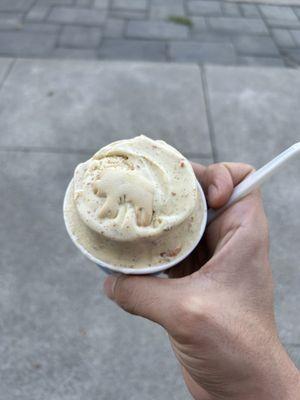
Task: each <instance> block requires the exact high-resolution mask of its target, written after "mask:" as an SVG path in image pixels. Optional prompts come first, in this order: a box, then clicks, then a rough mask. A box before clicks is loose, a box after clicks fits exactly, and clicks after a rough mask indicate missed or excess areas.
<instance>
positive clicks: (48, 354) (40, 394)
mask: <svg viewBox="0 0 300 400" xmlns="http://www.w3.org/2000/svg"><path fill="white" fill-rule="evenodd" d="M24 77H25V78H24ZM299 81H300V72H298V71H294V70H288V69H277V68H265V69H261V68H245V67H243V68H236V67H218V66H207V67H205V68H199V67H198V66H196V65H192V64H187V65H184V64H164V63H160V64H155V63H150V64H143V63H120V62H117V63H110V62H104V63H99V62H95V61H75V60H72V61H66V60H60V61H55V60H51V61H47V60H17V61H13V60H8V59H4V60H0V132H1V136H0V186H1V191H0V201H1V208H0V225H1V226H2V227H5V229H1V230H0V249H1V258H0V337H1V340H0V354H1V363H0V376H1V380H0V400H17V399H22V400H27V399H28V400H36V399H38V400H44V399H47V400H48V399H51V400H56V399H57V400H58V399H59V400H71V399H72V400H75V399H76V400H81V399H83V398H88V399H90V400H96V399H97V400H102V399H103V400H106V399H116V398H117V399H120V400H123V399H124V400H129V399H130V400H134V399H141V398H142V399H145V400H148V399H149V400H153V399H157V400H160V399H161V400H164V399H175V400H176V399H178V400H179V399H181V400H182V399H188V398H189V395H188V393H187V391H186V390H185V388H184V385H183V382H182V379H181V377H180V371H179V368H178V366H177V363H176V361H175V359H174V357H173V355H172V353H171V349H170V345H169V343H168V339H167V336H166V334H165V333H164V332H163V331H162V330H161V329H160V328H159V327H158V326H156V325H154V324H152V323H150V322H149V321H146V320H143V319H141V318H138V317H132V316H129V315H127V314H125V313H123V312H122V311H121V310H119V309H118V308H117V307H116V306H114V305H113V304H112V303H111V302H109V301H108V300H107V299H106V298H105V297H104V295H103V294H102V293H101V287H102V282H103V279H104V274H103V273H102V272H101V271H100V270H98V268H97V267H96V266H95V265H93V264H92V263H90V262H89V261H88V260H86V259H85V258H84V257H83V256H82V255H81V254H80V253H79V252H78V251H77V249H76V248H75V247H74V245H73V244H72V243H71V242H70V240H69V239H68V237H67V234H66V232H65V228H64V225H63V220H62V201H63V195H64V190H65V188H66V185H67V183H68V181H69V179H70V177H71V175H72V172H73V169H74V167H75V166H76V165H77V163H79V162H81V161H83V160H85V159H87V158H88V157H89V156H90V155H91V154H92V153H93V152H94V151H95V150H96V149H97V148H98V147H100V146H102V145H103V144H105V143H107V142H108V141H111V140H115V139H117V138H123V137H128V136H133V135H136V134H139V133H145V134H148V135H150V136H152V137H161V138H162V139H166V140H168V141H169V142H170V143H172V144H174V145H175V146H177V147H178V148H179V149H180V150H181V151H182V152H183V153H185V154H186V155H187V156H188V157H190V158H191V159H193V160H196V161H199V162H202V163H204V164H209V163H211V162H212V161H213V160H215V161H221V160H227V161H228V160H233V161H237V160H239V161H245V162H250V163H252V164H253V165H255V166H257V167H259V166H260V165H261V164H263V163H264V162H266V161H268V160H269V159H270V158H271V157H273V156H274V155H276V154H277V153H278V152H280V151H281V150H283V149H284V148H286V147H288V146H289V145H290V144H292V143H293V142H294V141H297V140H299V126H300V124H299V122H300V120H299V118H300V117H299V113H298V112H297V111H298V104H299V98H300V89H299V88H300V85H299V83H300V82H299ZM299 168H300V162H299V160H294V162H293V163H291V164H290V165H289V166H288V167H287V168H285V169H284V170H283V171H282V172H281V173H280V174H278V175H277V176H276V177H274V178H273V180H272V181H271V182H269V183H267V184H266V186H265V188H264V199H265V202H266V207H267V211H268V214H269V217H270V228H271V240H272V241H271V243H272V246H271V258H272V267H273V271H274V277H275V281H276V314H277V321H278V326H279V331H280V336H281V338H282V340H283V342H284V344H285V346H286V347H287V349H288V350H289V352H290V353H291V355H292V357H293V359H294V360H295V362H296V363H297V365H298V366H299V367H300V323H299V322H300V321H299V306H298V305H299V300H300V298H299V285H300V274H299V258H300V252H299V246H298V240H297V238H299V229H300V228H299V227H300V214H299V210H298V205H299V201H300V194H299V193H300V191H299V185H300V182H299V179H298V176H299V174H298V173H297V171H299Z"/></svg>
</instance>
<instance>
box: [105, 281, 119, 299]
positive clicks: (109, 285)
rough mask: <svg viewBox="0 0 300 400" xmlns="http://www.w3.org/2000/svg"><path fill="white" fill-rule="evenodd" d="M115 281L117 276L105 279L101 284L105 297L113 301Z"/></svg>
mask: <svg viewBox="0 0 300 400" xmlns="http://www.w3.org/2000/svg"><path fill="white" fill-rule="evenodd" d="M117 279H118V276H117V275H110V276H108V277H107V278H106V279H105V281H104V284H103V291H104V293H105V295H106V296H107V297H108V298H109V299H111V300H114V291H115V286H116V282H117Z"/></svg>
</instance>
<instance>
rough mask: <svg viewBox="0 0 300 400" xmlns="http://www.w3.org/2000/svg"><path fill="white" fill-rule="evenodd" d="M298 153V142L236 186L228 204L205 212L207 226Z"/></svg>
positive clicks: (299, 144) (299, 150)
mask: <svg viewBox="0 0 300 400" xmlns="http://www.w3.org/2000/svg"><path fill="white" fill-rule="evenodd" d="M298 153H300V142H298V143H295V144H294V145H293V146H291V147H289V148H288V149H286V150H285V151H283V152H282V153H280V154H279V155H278V156H277V157H275V158H273V160H271V161H269V162H268V163H267V164H266V165H264V166H263V167H261V168H260V169H258V170H257V171H255V172H253V173H252V174H250V175H248V176H247V177H246V178H245V179H244V180H243V181H242V182H241V183H240V184H238V185H237V186H236V187H235V188H234V190H233V193H232V195H231V197H230V199H229V200H228V202H227V203H226V204H225V206H223V207H222V208H220V209H218V210H213V209H209V210H208V212H207V224H209V223H210V222H212V221H213V220H214V219H215V218H216V217H217V216H218V215H219V214H221V213H222V212H223V211H225V210H226V209H227V208H228V207H230V206H231V205H232V204H234V203H236V202H237V201H239V200H240V199H242V198H243V197H245V196H246V195H247V194H249V193H250V192H252V190H253V189H256V188H257V187H259V186H260V185H261V184H262V183H263V182H264V181H265V180H267V179H268V178H269V177H270V176H271V175H273V173H274V172H275V171H277V169H279V168H280V167H282V165H283V164H285V163H286V162H287V161H288V160H289V159H290V158H292V157H293V156H294V155H295V154H298Z"/></svg>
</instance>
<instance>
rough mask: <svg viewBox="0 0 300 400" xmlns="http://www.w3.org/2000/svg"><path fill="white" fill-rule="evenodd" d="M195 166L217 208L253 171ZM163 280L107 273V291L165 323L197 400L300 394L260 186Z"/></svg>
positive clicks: (241, 167) (137, 311) (239, 167)
mask: <svg viewBox="0 0 300 400" xmlns="http://www.w3.org/2000/svg"><path fill="white" fill-rule="evenodd" d="M194 171H195V174H196V176H197V178H198V179H199V181H200V182H201V185H202V187H203V189H204V191H205V193H206V197H207V201H208V205H209V206H210V207H213V208H219V207H222V205H224V204H225V203H226V202H227V200H228V199H229V197H230V195H231V193H232V191H233V187H234V186H236V185H237V184H238V183H239V182H240V181H242V180H243V179H244V178H245V176H246V175H248V174H249V173H250V172H251V171H252V169H251V167H250V166H248V165H245V164H233V163H223V164H214V165H211V166H209V167H203V166H201V165H198V164H194ZM169 277H170V278H173V279H162V278H158V277H150V276H126V275H120V276H118V277H115V276H110V277H108V278H107V279H106V281H105V284H104V288H105V291H106V293H107V295H108V297H110V298H111V299H112V300H114V301H115V302H116V303H117V304H119V305H120V306H121V307H122V308H123V309H125V310H126V311H128V312H130V313H132V314H136V315H140V316H143V317H145V318H148V319H150V320H152V321H154V322H157V323H159V324H160V325H162V326H163V327H164V328H165V329H166V331H167V332H168V334H169V337H170V341H171V344H172V347H173V349H174V352H175V354H176V356H177V359H178V360H179V362H180V364H181V366H182V370H183V375H184V379H185V382H186V384H187V386H188V388H189V390H190V392H191V393H192V395H193V397H194V398H195V399H197V400H213V399H231V400H234V399H243V400H248V399H262V400H267V399H272V400H276V399H278V400H279V399H280V400H281V399H286V400H288V399H297V398H299V397H297V395H298V396H299V393H300V379H299V372H298V370H297V369H296V367H295V366H294V365H293V363H292V362H291V360H290V359H289V357H288V355H287V353H286V352H285V350H284V349H283V347H282V345H281V344H280V341H279V339H278V335H277V330H276V324H275V318H274V305H273V282H272V276H271V269H270V265H269V257H268V228H267V221H266V217H265V214H264V210H263V207H262V202H261V197H260V194H259V192H258V191H255V192H252V193H251V194H249V195H248V196H247V197H245V198H244V199H242V200H241V201H239V202H238V203H236V204H235V205H233V206H231V207H230V208H229V209H228V210H226V211H225V212H224V213H223V214H222V215H220V216H219V217H218V218H217V219H216V220H215V221H214V222H212V223H211V224H210V225H209V226H208V228H207V230H206V233H205V237H204V239H203V241H202V242H201V244H199V246H198V247H197V249H196V250H195V251H194V252H193V253H192V254H191V256H190V257H189V258H188V259H186V260H185V261H184V262H182V263H181V264H180V265H177V266H175V267H173V268H172V269H171V270H170V271H169Z"/></svg>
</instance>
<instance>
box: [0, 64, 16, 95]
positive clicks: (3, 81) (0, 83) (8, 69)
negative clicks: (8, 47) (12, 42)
mask: <svg viewBox="0 0 300 400" xmlns="http://www.w3.org/2000/svg"><path fill="white" fill-rule="evenodd" d="M16 61H17V59H16V58H15V59H13V60H11V62H10V65H9V66H8V68H7V70H6V72H5V74H4V76H3V79H2V80H1V81H0V92H1V90H2V88H3V86H4V83H5V81H6V79H7V78H8V75H9V74H10V72H11V70H12V69H13V67H14V65H15V63H16Z"/></svg>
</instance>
